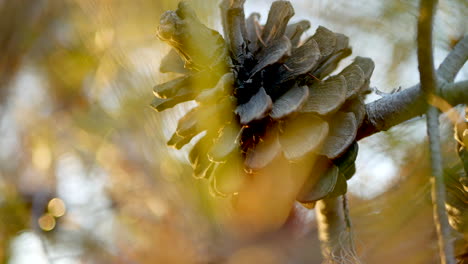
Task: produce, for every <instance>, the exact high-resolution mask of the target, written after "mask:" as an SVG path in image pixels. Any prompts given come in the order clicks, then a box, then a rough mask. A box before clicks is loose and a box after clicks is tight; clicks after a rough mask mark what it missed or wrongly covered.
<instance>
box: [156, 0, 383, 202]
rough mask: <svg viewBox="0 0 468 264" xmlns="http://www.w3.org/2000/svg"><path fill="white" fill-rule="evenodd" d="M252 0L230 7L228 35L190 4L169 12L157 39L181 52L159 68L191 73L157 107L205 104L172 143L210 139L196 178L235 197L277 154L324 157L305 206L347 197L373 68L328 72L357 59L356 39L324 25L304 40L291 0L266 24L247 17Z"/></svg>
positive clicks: (165, 91)
mask: <svg viewBox="0 0 468 264" xmlns="http://www.w3.org/2000/svg"><path fill="white" fill-rule="evenodd" d="M244 2H245V1H242V0H238V1H236V0H234V1H232V0H224V1H222V3H221V13H222V22H223V28H224V39H223V37H222V36H221V35H220V34H219V33H217V32H216V31H213V30H211V29H209V28H207V27H206V26H205V25H203V24H202V23H201V22H200V21H199V19H198V18H197V16H196V15H195V12H194V11H193V9H192V8H191V7H190V5H189V4H188V2H181V3H180V4H179V6H178V9H177V10H176V11H167V12H166V13H165V14H163V16H162V18H161V25H160V26H159V28H158V36H159V37H160V39H162V40H163V41H166V42H167V43H169V44H170V45H171V46H172V47H173V50H171V51H170V52H169V54H168V55H167V56H166V57H165V58H164V59H163V60H162V63H161V68H160V69H161V71H162V72H175V73H180V74H183V76H181V77H178V78H176V79H174V80H172V81H170V82H167V83H163V84H159V85H157V86H155V87H154V94H155V96H156V98H155V99H154V100H153V102H152V106H153V107H154V108H155V109H156V110H157V111H162V110H165V109H167V108H171V107H173V106H175V105H176V104H179V103H182V102H186V101H191V100H195V101H196V102H197V103H198V106H197V107H195V108H194V109H192V110H191V111H189V112H188V113H187V114H186V116H185V117H183V118H182V119H180V120H179V123H178V127H177V130H176V132H175V133H174V135H173V136H172V137H171V139H170V140H169V142H168V144H169V145H171V146H174V147H176V148H178V149H180V148H182V147H183V146H184V145H186V144H187V143H189V142H190V141H191V140H192V139H193V138H194V137H195V136H196V135H198V134H200V133H202V132H205V133H206V134H205V135H204V136H203V137H202V138H201V139H200V140H199V141H198V142H197V143H195V145H194V147H193V149H192V150H191V151H190V154H189V160H190V162H191V163H192V165H193V167H194V175H195V177H197V178H208V179H210V181H211V186H212V192H213V193H214V194H216V195H223V196H224V195H229V194H232V193H236V192H237V191H238V189H239V188H240V186H242V184H243V180H242V179H243V177H245V176H246V175H247V174H255V171H257V170H261V169H263V168H265V167H266V166H268V165H269V164H270V163H271V162H272V161H273V160H274V159H275V158H276V157H278V156H279V155H283V156H284V157H285V158H286V159H288V160H290V161H297V160H300V159H303V158H304V157H306V156H307V155H309V154H311V153H312V154H314V155H316V156H319V158H318V159H317V160H318V161H317V162H316V165H315V166H317V170H316V172H317V173H314V175H311V176H310V177H309V178H310V179H309V180H308V181H307V182H306V184H304V187H303V190H302V191H301V192H300V195H299V197H298V200H299V201H303V202H314V201H316V200H319V199H322V198H324V197H327V196H330V195H341V194H343V193H344V192H346V179H349V178H350V177H351V176H352V174H354V171H355V167H354V160H355V158H356V157H355V155H354V154H357V143H355V137H356V131H357V129H358V128H359V126H360V125H361V123H362V121H363V118H364V115H365V108H364V97H365V95H366V93H368V90H369V80H370V77H371V75H372V72H373V69H374V63H373V62H372V60H371V59H369V58H363V57H356V58H355V60H354V62H353V63H351V64H350V65H349V66H347V67H346V68H344V69H343V70H342V71H341V72H340V73H338V74H336V75H334V76H329V75H330V73H332V72H333V71H334V70H335V69H336V67H337V65H338V63H339V62H340V61H341V60H342V59H343V58H345V57H347V56H349V55H350V54H351V49H350V47H349V45H348V42H349V40H348V37H346V36H345V35H343V34H339V33H334V32H332V31H330V30H328V29H326V28H325V27H322V26H320V27H318V28H317V30H316V32H315V34H314V35H313V36H311V37H309V38H307V39H305V40H302V35H303V33H304V32H305V31H306V30H307V29H309V28H310V23H309V22H308V21H299V22H297V23H293V24H289V25H288V22H289V20H290V19H291V18H292V17H293V15H294V10H293V8H292V5H291V4H290V3H289V2H288V1H276V2H274V3H273V4H272V7H271V9H270V12H269V15H268V18H267V22H266V24H265V25H263V26H262V25H260V23H259V18H260V15H259V14H257V13H253V14H251V15H250V16H249V17H248V18H247V19H246V18H245V15H244V9H243V4H244ZM177 55H178V56H177ZM349 153H351V154H349ZM340 157H341V158H340ZM342 157H348V158H346V159H345V160H343V158H342ZM318 163H320V164H318ZM343 164H345V166H344V165H343ZM350 164H352V165H350ZM254 176H255V175H254Z"/></svg>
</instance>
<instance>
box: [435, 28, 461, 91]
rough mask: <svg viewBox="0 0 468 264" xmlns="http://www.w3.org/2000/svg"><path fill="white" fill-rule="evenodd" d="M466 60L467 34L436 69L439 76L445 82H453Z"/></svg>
mask: <svg viewBox="0 0 468 264" xmlns="http://www.w3.org/2000/svg"><path fill="white" fill-rule="evenodd" d="M466 60H468V35H467V36H465V37H464V38H463V39H462V40H460V41H459V42H458V43H457V45H456V46H455V48H454V49H453V50H452V52H450V54H449V55H448V56H447V57H446V58H445V59H444V61H443V62H442V63H441V64H440V66H439V68H438V69H437V74H438V76H439V78H441V79H442V80H444V81H446V82H453V80H454V79H455V76H456V75H457V73H458V72H459V71H460V69H461V68H462V67H463V64H465V62H466Z"/></svg>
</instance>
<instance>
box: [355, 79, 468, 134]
mask: <svg viewBox="0 0 468 264" xmlns="http://www.w3.org/2000/svg"><path fill="white" fill-rule="evenodd" d="M438 87H439V95H440V97H441V98H442V99H444V100H446V101H447V102H448V103H449V104H450V105H458V104H463V103H466V102H468V81H462V82H457V83H440V84H439V86H438ZM427 106H428V103H427V101H426V100H425V97H424V94H423V92H422V90H421V87H420V85H419V84H418V85H415V86H413V87H411V88H407V89H404V90H402V91H401V92H397V93H394V94H389V95H387V96H385V97H383V98H380V99H379V100H377V101H374V102H371V103H369V104H367V105H366V117H365V118H364V122H363V124H362V126H361V127H360V128H359V131H358V133H357V139H362V138H365V137H368V136H371V135H373V134H375V133H378V132H381V131H387V130H389V129H390V128H392V127H394V126H396V125H399V124H401V123H403V122H405V121H407V120H410V119H412V118H414V117H417V116H421V115H423V114H424V113H425V112H426V111H427Z"/></svg>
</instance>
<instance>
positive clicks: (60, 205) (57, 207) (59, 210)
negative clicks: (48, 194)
mask: <svg viewBox="0 0 468 264" xmlns="http://www.w3.org/2000/svg"><path fill="white" fill-rule="evenodd" d="M47 209H48V211H49V214H51V215H52V216H55V217H61V216H63V215H64V214H65V212H66V210H67V209H66V207H65V203H64V202H63V201H62V199H60V198H54V199H52V200H50V201H49V204H48V205H47Z"/></svg>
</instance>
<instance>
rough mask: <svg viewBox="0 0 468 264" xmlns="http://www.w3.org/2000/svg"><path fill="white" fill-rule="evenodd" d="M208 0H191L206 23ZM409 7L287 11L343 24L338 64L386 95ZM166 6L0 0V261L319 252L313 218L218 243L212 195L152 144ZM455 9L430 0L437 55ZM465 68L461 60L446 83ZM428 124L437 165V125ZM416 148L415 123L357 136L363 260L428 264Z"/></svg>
mask: <svg viewBox="0 0 468 264" xmlns="http://www.w3.org/2000/svg"><path fill="white" fill-rule="evenodd" d="M217 2H218V1H217V0H193V4H194V7H195V9H196V10H197V13H198V15H199V17H200V19H201V20H202V21H203V22H204V23H206V24H207V25H208V26H210V27H212V28H215V29H217V30H220V29H221V26H220V24H221V23H220V22H219V13H218V3H217ZM271 2H272V1H271V0H268V1H267V0H252V1H247V3H246V14H249V13H251V12H254V11H255V12H259V13H261V14H262V18H261V19H262V21H263V22H265V21H266V18H267V12H268V9H269V6H270V4H271ZM417 2H418V1H415V0H401V1H364V0H362V1H361V0H359V1H344V0H339V1H325V0H314V1H307V0H295V1H292V3H293V6H294V8H295V10H296V15H295V16H294V17H293V19H292V21H297V20H300V19H308V20H310V21H311V23H312V28H311V29H310V30H309V31H308V34H306V35H307V36H312V35H313V33H314V31H315V28H316V27H317V26H318V25H323V26H326V27H327V28H330V29H331V30H333V31H335V32H341V33H344V34H346V35H348V36H349V37H350V42H351V46H352V47H353V55H352V56H351V57H350V58H349V59H348V60H347V61H344V62H343V64H346V63H348V62H349V61H350V60H351V59H352V58H353V57H354V56H357V55H360V56H367V57H371V58H372V59H373V60H374V61H375V63H376V69H375V71H374V75H373V77H372V79H371V86H372V87H376V88H378V89H379V90H381V91H383V92H391V91H393V90H396V89H399V88H400V87H401V88H406V87H410V86H412V85H413V84H416V83H417V82H418V80H419V76H418V72H417V62H416V45H415V39H416V34H415V28H416V17H417V12H418V3H417ZM176 6H177V1H175V0H133V1H128V0H63V1H54V0H35V1H30V0H0V50H1V55H0V263H9V264H23V263H37V264H42V263H57V264H58V263H60V264H65V263H66V264H68V263H70V264H72V263H73V264H75V263H132V264H133V263H135V264H139V263H142V264H143V263H168V264H172V263H319V262H320V259H321V257H320V249H319V248H320V246H319V243H318V239H317V238H316V233H317V231H316V228H315V226H313V227H310V228H309V229H308V230H307V232H306V233H304V234H301V235H299V236H298V235H295V236H291V235H290V234H289V235H288V234H285V233H288V232H281V230H280V231H278V232H275V233H272V234H267V235H264V236H261V237H259V238H257V239H255V240H253V241H252V240H249V241H247V242H246V241H239V240H237V239H235V238H233V237H232V236H231V235H230V234H229V233H228V232H226V231H225V230H224V229H223V225H222V223H220V222H219V221H218V218H217V217H216V215H217V212H216V211H217V210H216V209H217V208H218V207H217V206H216V204H218V203H219V201H217V200H218V199H221V198H212V197H211V196H210V195H209V193H208V191H207V187H206V182H204V181H197V180H194V179H192V177H191V167H190V166H189V165H188V162H187V158H186V150H187V148H184V150H185V152H184V151H176V150H172V149H169V148H167V147H166V146H165V142H166V141H167V139H168V138H169V135H170V134H171V133H172V132H173V131H174V130H175V126H176V123H177V122H176V121H177V119H178V118H179V117H180V116H181V115H182V114H183V113H184V111H186V109H187V106H182V107H177V108H175V109H173V110H168V111H166V112H163V113H156V112H154V111H153V110H152V109H151V108H150V107H149V103H150V101H151V99H152V97H153V95H152V87H153V86H154V85H155V84H157V83H161V82H164V81H167V80H170V79H172V78H173V77H174V76H172V75H171V74H161V73H159V72H158V68H159V62H160V60H161V58H162V57H163V56H164V55H165V54H166V53H167V52H168V51H169V47H168V45H166V44H164V43H162V42H161V41H159V40H158V39H157V38H156V34H155V33H156V27H157V25H158V24H159V17H160V15H161V14H162V13H163V12H164V11H165V10H169V9H175V8H176ZM467 17H468V2H467V1H464V0H441V1H439V10H438V13H437V19H436V24H435V38H436V41H435V61H436V64H437V65H438V64H439V63H440V62H441V61H442V60H443V58H444V57H445V56H446V54H447V53H448V52H449V51H450V50H451V49H452V47H453V46H454V44H455V43H456V42H457V41H458V40H459V39H460V38H462V36H463V35H464V34H467V30H468V28H467V27H468V24H467V22H468V21H467ZM467 78H468V67H467V66H466V65H465V67H464V68H463V69H462V71H461V72H460V74H459V76H458V79H467ZM377 98H379V96H378V95H375V94H372V95H371V96H369V98H368V100H369V101H372V100H375V99H377ZM189 104H190V103H189ZM442 120H443V121H442V135H443V141H444V155H445V164H446V166H447V169H452V168H454V167H456V166H457V162H458V160H457V157H456V154H455V151H454V149H455V141H454V140H453V128H452V125H451V123H450V122H449V121H448V119H447V118H445V117H442ZM426 143H427V140H426V136H425V124H424V122H423V120H421V119H414V120H410V121H408V122H406V123H405V124H403V125H400V126H399V127H397V128H394V129H392V130H390V131H389V132H385V133H380V134H378V135H375V136H373V137H370V138H367V139H364V140H362V141H361V142H360V153H359V157H358V163H357V171H358V173H357V174H356V175H355V176H354V177H353V179H351V181H350V182H349V199H350V208H351V217H352V220H353V224H354V229H355V230H354V234H355V237H356V241H357V242H356V243H357V247H358V251H359V255H360V256H361V257H362V260H363V262H364V263H408V264H409V263H412V264H417V263H438V257H437V241H436V233H435V228H434V225H433V220H432V208H431V204H430V201H431V199H430V184H429V181H428V177H429V171H428V169H429V164H428V161H429V158H428V149H427V146H426ZM188 148H190V147H188ZM311 217H314V215H313V214H311ZM465 236H466V234H465ZM461 243H462V244H461V245H459V246H458V248H463V247H466V244H463V242H461Z"/></svg>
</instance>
